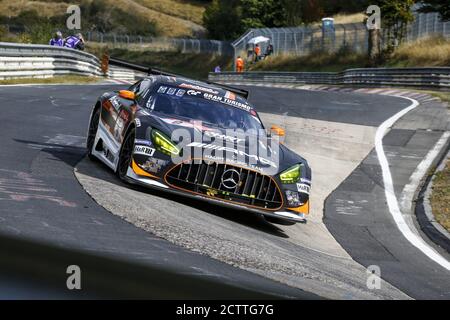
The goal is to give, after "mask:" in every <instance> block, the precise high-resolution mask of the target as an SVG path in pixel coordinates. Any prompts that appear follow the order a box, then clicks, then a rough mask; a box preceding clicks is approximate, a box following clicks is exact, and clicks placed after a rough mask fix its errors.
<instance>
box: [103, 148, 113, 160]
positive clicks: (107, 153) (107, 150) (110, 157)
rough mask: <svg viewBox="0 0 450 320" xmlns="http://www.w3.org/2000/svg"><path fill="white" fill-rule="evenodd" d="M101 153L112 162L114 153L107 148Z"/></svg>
mask: <svg viewBox="0 0 450 320" xmlns="http://www.w3.org/2000/svg"><path fill="white" fill-rule="evenodd" d="M103 154H104V155H105V158H106V159H108V161H110V162H114V155H113V154H112V153H111V152H110V151H109V149H103Z"/></svg>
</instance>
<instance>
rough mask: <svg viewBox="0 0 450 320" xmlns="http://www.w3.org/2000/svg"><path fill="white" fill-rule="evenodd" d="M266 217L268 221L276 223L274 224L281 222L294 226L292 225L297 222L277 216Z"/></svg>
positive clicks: (283, 224) (284, 224) (281, 223)
mask: <svg viewBox="0 0 450 320" xmlns="http://www.w3.org/2000/svg"><path fill="white" fill-rule="evenodd" d="M264 219H265V220H266V221H267V222H270V223H274V224H280V225H282V226H292V225H294V224H296V222H293V221H288V220H285V219H281V218H275V217H264Z"/></svg>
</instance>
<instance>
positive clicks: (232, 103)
mask: <svg viewBox="0 0 450 320" xmlns="http://www.w3.org/2000/svg"><path fill="white" fill-rule="evenodd" d="M203 98H205V99H207V100H211V101H217V102H221V103H224V104H227V105H229V106H232V107H236V108H239V109H242V110H245V111H247V112H250V110H252V107H250V106H249V105H248V104H245V103H242V102H239V101H236V100H232V99H229V98H226V97H221V96H217V95H213V94H210V93H205V94H203Z"/></svg>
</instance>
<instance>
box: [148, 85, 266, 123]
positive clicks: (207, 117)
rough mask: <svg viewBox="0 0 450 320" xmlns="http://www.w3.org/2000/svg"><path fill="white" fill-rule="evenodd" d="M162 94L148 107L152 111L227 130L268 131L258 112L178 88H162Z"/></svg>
mask: <svg viewBox="0 0 450 320" xmlns="http://www.w3.org/2000/svg"><path fill="white" fill-rule="evenodd" d="M160 88H165V87H164V86H162V87H160ZM158 91H159V92H155V93H153V94H152V95H150V96H149V98H148V99H147V101H146V102H145V104H144V106H145V107H146V108H148V109H150V110H152V112H157V113H160V114H164V115H168V116H177V117H182V118H187V119H190V120H198V121H202V122H204V123H205V124H209V125H213V126H217V127H221V128H225V129H242V130H244V131H248V130H260V129H264V128H263V125H262V124H261V122H260V120H259V118H258V116H257V114H256V112H255V111H254V110H251V111H250V112H249V111H246V110H242V109H240V108H238V107H233V106H229V105H226V104H224V103H221V102H216V101H211V100H207V99H205V98H203V95H202V94H199V95H197V96H194V95H188V94H186V90H184V89H179V88H174V87H167V88H166V90H161V89H158ZM162 91H164V92H162Z"/></svg>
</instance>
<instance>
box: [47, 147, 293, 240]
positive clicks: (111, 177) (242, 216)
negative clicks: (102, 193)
mask: <svg viewBox="0 0 450 320" xmlns="http://www.w3.org/2000/svg"><path fill="white" fill-rule="evenodd" d="M50 152H52V151H50ZM95 162H96V163H95V167H96V170H95V171H94V172H85V170H83V168H79V169H78V170H79V173H81V174H84V175H86V176H90V177H92V178H96V179H102V180H106V181H107V182H109V183H113V184H115V185H119V186H123V187H127V188H129V189H132V190H135V191H136V192H141V193H146V194H150V195H152V196H155V197H159V198H164V199H167V200H170V201H175V202H178V203H180V204H183V205H187V206H190V207H193V208H195V209H198V210H201V211H204V212H205V213H208V214H212V215H215V216H218V217H221V218H224V219H227V220H230V221H233V222H236V223H239V224H242V225H245V226H248V227H250V228H253V229H256V230H259V231H262V232H265V233H268V234H271V235H274V236H277V237H281V238H288V237H289V236H288V235H286V234H285V233H284V231H283V230H282V229H280V228H278V227H277V226H275V225H273V224H271V223H269V222H267V221H266V220H265V219H264V218H263V217H262V216H261V215H258V214H254V213H251V212H245V211H240V210H235V209H229V208H223V207H221V206H218V205H212V204H209V203H206V202H203V201H201V200H196V199H192V198H188V197H177V195H174V194H171V193H168V192H160V191H158V190H152V189H150V188H145V187H142V186H139V185H133V184H128V183H125V182H123V181H121V180H120V179H119V178H118V177H117V176H116V175H115V174H114V173H113V172H112V171H111V170H110V169H109V168H108V167H107V166H106V165H104V164H103V163H101V162H100V161H95ZM105 171H106V172H108V174H107V175H105Z"/></svg>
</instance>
